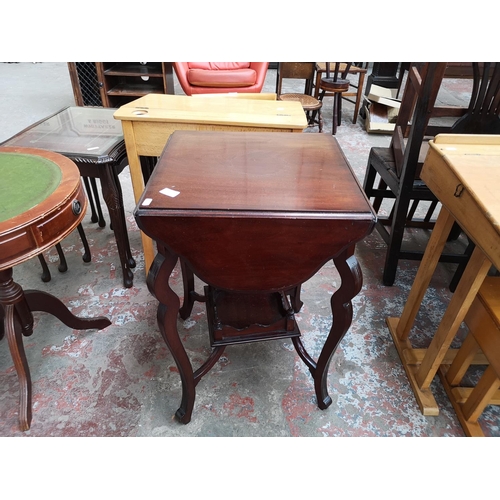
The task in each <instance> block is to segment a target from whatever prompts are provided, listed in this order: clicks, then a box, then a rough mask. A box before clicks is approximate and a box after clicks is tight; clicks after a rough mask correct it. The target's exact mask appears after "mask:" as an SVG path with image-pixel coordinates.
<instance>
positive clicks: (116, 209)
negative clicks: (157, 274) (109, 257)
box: [101, 163, 135, 288]
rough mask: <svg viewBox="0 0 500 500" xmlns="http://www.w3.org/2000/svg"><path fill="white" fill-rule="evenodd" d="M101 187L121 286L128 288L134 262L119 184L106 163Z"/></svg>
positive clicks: (103, 167) (113, 172)
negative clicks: (118, 258) (112, 234)
mask: <svg viewBox="0 0 500 500" xmlns="http://www.w3.org/2000/svg"><path fill="white" fill-rule="evenodd" d="M101 168H102V170H101V187H102V194H103V197H104V201H105V202H106V205H107V207H108V211H109V217H110V219H111V226H112V227H113V230H114V232H115V236H117V237H116V246H117V248H118V255H119V256H120V263H121V268H122V273H123V284H124V286H125V287H126V288H130V287H131V286H132V284H133V280H134V274H133V273H132V271H131V270H130V269H131V268H134V267H135V260H134V259H133V257H132V252H131V250H130V243H129V241H128V238H126V237H125V235H126V234H127V223H126V221H125V214H124V211H123V197H122V192H121V188H120V182H119V180H118V179H117V174H116V171H115V168H114V166H113V164H111V163H107V164H103V165H102V166H101Z"/></svg>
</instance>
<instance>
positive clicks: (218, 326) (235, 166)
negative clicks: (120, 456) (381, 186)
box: [134, 131, 376, 423]
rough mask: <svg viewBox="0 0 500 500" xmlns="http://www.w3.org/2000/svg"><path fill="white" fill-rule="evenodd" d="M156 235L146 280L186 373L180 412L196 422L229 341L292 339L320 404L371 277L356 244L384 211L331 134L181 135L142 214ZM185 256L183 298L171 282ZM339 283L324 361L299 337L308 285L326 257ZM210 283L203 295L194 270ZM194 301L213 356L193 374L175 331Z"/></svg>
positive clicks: (150, 187) (171, 144) (172, 142)
mask: <svg viewBox="0 0 500 500" xmlns="http://www.w3.org/2000/svg"><path fill="white" fill-rule="evenodd" d="M134 215H135V218H136V220H137V224H138V225H139V227H140V228H141V230H142V231H144V233H145V234H147V235H148V236H150V237H151V238H152V239H153V240H155V241H156V243H157V246H158V249H159V250H158V252H159V253H158V254H157V256H156V258H155V260H154V262H153V264H152V266H151V269H150V271H149V274H148V278H147V284H148V288H149V290H150V291H151V293H152V294H153V295H154V296H155V297H156V298H157V299H158V301H159V306H158V315H157V317H158V325H159V329H160V332H161V334H162V336H163V338H164V340H165V342H166V344H167V346H168V348H169V349H170V351H171V352H172V355H173V357H174V359H175V362H176V364H177V367H178V369H179V373H180V376H181V380H182V401H181V406H180V408H179V409H178V410H177V412H176V416H177V418H178V419H179V420H180V421H181V422H182V423H188V422H189V421H190V420H191V415H192V411H193V407H194V400H195V387H196V385H197V384H198V382H199V381H200V379H201V378H202V377H203V376H204V375H205V374H206V373H207V372H208V371H209V370H210V369H211V368H212V366H213V365H214V364H215V362H216V361H217V359H218V358H219V357H220V355H221V354H222V352H223V351H224V348H225V346H226V345H232V344H239V343H246V342H255V341H261V340H269V339H278V338H291V339H292V342H293V344H294V346H295V348H296V350H297V352H298V354H299V356H300V358H301V359H302V360H303V361H304V362H305V364H306V365H307V366H308V368H309V370H310V372H311V374H312V376H313V379H314V386H315V391H316V397H317V404H318V406H319V408H321V409H326V408H327V407H328V406H329V405H330V404H331V402H332V400H331V398H330V396H329V394H328V391H327V373H328V366H329V363H330V358H331V357H332V355H333V353H334V351H335V349H336V347H337V345H338V344H339V342H340V341H341V339H342V338H343V336H344V335H345V333H346V331H347V330H348V328H349V326H350V324H351V320H352V306H351V300H352V298H353V297H354V296H356V294H357V293H358V292H359V291H360V289H361V286H362V273H361V269H360V266H359V264H358V262H357V260H356V257H355V256H354V248H355V243H356V242H358V241H360V240H361V239H363V238H364V237H365V236H367V235H368V234H369V233H370V232H371V231H372V229H373V227H374V224H375V219H376V218H375V215H374V213H373V210H372V208H371V205H370V204H369V202H368V200H367V198H366V197H365V195H364V193H363V190H362V189H361V187H360V185H359V183H358V182H357V180H356V178H355V176H354V174H353V172H352V171H351V169H350V167H349V165H348V163H347V161H346V159H345V157H344V155H343V154H342V151H341V149H340V147H339V145H338V143H337V141H336V139H335V138H334V137H332V136H330V135H326V134H288V133H279V132H277V133H273V134H269V133H259V132H251V133H249V132H240V133H237V134H235V133H232V132H194V131H176V132H174V133H173V134H172V136H171V137H170V139H169V141H168V143H167V145H166V147H165V150H164V152H163V154H162V156H161V157H160V160H159V162H158V164H157V165H156V167H155V170H154V171H153V174H152V176H151V178H150V180H149V182H148V184H147V186H146V189H145V191H144V193H143V195H142V196H141V198H140V200H139V203H138V205H137V207H136V210H135V212H134ZM178 259H180V261H181V264H182V266H183V276H184V280H185V282H184V285H185V289H184V293H185V296H184V302H183V306H182V309H179V306H180V299H179V297H178V296H177V294H176V293H175V292H174V291H173V290H172V288H171V287H170V284H169V277H170V274H171V272H172V270H173V269H174V266H175V265H176V263H177V261H178ZM330 259H333V262H334V264H335V266H336V268H337V270H338V272H339V274H340V276H341V280H342V284H341V286H340V288H339V289H338V290H337V291H336V292H335V293H334V294H333V297H332V298H331V308H332V312H333V318H334V320H333V324H332V327H331V330H330V332H329V334H328V336H327V338H326V341H325V344H324V346H323V348H322V351H321V354H320V355H319V358H318V360H317V361H315V360H314V359H312V358H311V356H310V355H309V354H308V353H307V351H306V350H305V348H304V345H303V344H302V342H301V340H300V331H299V328H298V325H297V322H296V320H295V312H297V311H298V310H299V309H300V306H301V300H300V296H299V291H300V285H301V284H302V283H304V282H305V281H307V280H308V279H310V278H311V277H312V276H313V275H314V274H315V273H316V272H317V271H318V270H319V269H320V268H321V267H322V266H323V265H324V264H325V263H326V262H327V261H329V260H330ZM194 276H197V277H198V278H199V279H200V280H201V281H202V282H204V283H206V286H205V288H204V295H203V296H200V295H197V294H196V293H195V292H194V287H193V277H194ZM195 300H203V301H205V302H206V306H207V319H208V330H209V334H210V341H211V346H212V349H213V350H212V353H211V355H210V356H209V357H208V359H207V360H206V361H205V363H204V364H203V365H202V366H201V367H199V368H198V369H197V370H196V371H193V367H192V365H191V362H190V360H189V358H188V356H187V354H186V350H185V349H184V347H183V344H182V342H181V340H180V338H179V333H178V331H177V325H176V322H177V314H178V313H179V312H180V315H181V317H183V318H187V317H188V316H189V314H190V312H191V310H192V307H193V304H194V301H195Z"/></svg>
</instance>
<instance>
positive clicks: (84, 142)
mask: <svg viewBox="0 0 500 500" xmlns="http://www.w3.org/2000/svg"><path fill="white" fill-rule="evenodd" d="M115 111H116V109H113V108H92V107H76V106H75V107H69V108H66V109H63V110H62V111H60V112H58V113H56V114H55V115H53V116H51V117H49V118H47V119H46V120H43V121H41V122H39V123H37V124H35V125H33V126H31V127H29V128H27V129H25V130H23V131H22V132H20V133H19V134H17V135H15V136H14V137H12V138H11V139H8V140H7V141H6V142H4V143H3V144H2V146H11V147H30V148H39V149H45V150H49V151H55V152H56V153H61V154H63V155H65V156H68V157H73V158H76V157H83V158H99V157H102V156H107V155H108V153H109V152H110V151H112V150H113V148H115V147H116V146H117V145H118V144H119V143H120V142H122V141H123V131H122V125H121V122H120V121H119V120H115V119H114V118H113V113H114V112H115Z"/></svg>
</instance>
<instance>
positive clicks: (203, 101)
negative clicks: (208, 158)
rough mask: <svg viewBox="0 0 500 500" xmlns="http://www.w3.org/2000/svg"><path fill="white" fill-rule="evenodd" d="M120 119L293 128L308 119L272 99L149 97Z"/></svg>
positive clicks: (122, 111)
mask: <svg viewBox="0 0 500 500" xmlns="http://www.w3.org/2000/svg"><path fill="white" fill-rule="evenodd" d="M114 117H115V118H116V119H117V120H122V121H125V120H133V121H137V122H142V121H147V122H166V123H189V124H207V125H224V126H232V127H245V128H248V127H258V128H273V129H274V128H277V129H294V130H298V131H302V130H304V129H305V128H306V127H307V120H306V116H305V114H304V111H303V109H302V106H300V104H299V103H292V102H283V101H275V100H271V99H231V98H228V97H220V98H217V97H197V98H195V99H193V98H192V97H191V96H182V95H163V94H148V95H146V96H144V97H141V98H140V99H137V100H135V101H132V102H130V103H128V104H125V105H124V106H122V107H121V108H119V109H118V111H116V112H115V114H114Z"/></svg>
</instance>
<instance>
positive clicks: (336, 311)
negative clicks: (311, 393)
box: [313, 247, 363, 410]
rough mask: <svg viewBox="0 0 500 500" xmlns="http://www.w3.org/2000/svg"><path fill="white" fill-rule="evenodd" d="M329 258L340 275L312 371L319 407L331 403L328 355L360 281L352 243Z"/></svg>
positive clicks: (338, 337)
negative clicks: (329, 323) (328, 326)
mask: <svg viewBox="0 0 500 500" xmlns="http://www.w3.org/2000/svg"><path fill="white" fill-rule="evenodd" d="M333 262H334V264H335V267H336V268H337V271H338V272H339V274H340V277H341V278H342V284H341V286H340V288H339V289H338V290H337V291H336V292H335V293H334V294H333V296H332V298H331V307H332V314H333V324H332V328H331V330H330V333H329V335H328V337H327V339H326V342H325V345H324V346H323V349H322V350H321V354H320V356H319V358H318V362H317V364H316V369H315V370H314V374H313V377H314V387H315V389H316V397H317V399H318V406H319V407H320V408H321V409H322V410H324V409H326V408H328V406H330V405H331V404H332V399H331V398H330V396H329V395H328V390H327V377H328V367H329V365H330V359H331V357H332V355H333V353H334V352H335V350H336V349H337V346H338V345H339V343H340V341H341V340H342V338H343V337H344V335H345V334H346V332H347V330H348V329H349V326H351V321H352V304H351V300H352V298H353V297H355V296H356V295H357V294H358V293H359V291H360V290H361V286H362V284H363V275H362V273H361V267H360V266H359V263H358V261H357V259H356V257H355V256H354V247H351V248H349V249H347V250H345V251H344V252H342V253H341V254H340V255H339V256H338V257H337V258H336V259H333Z"/></svg>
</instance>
